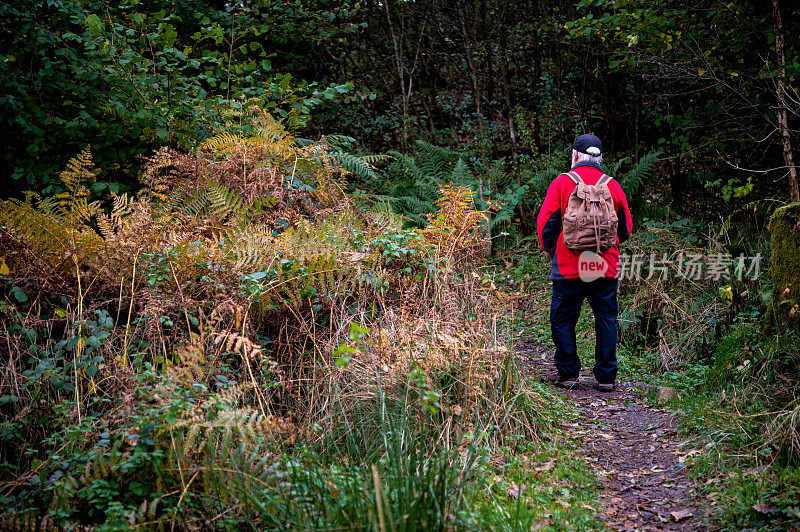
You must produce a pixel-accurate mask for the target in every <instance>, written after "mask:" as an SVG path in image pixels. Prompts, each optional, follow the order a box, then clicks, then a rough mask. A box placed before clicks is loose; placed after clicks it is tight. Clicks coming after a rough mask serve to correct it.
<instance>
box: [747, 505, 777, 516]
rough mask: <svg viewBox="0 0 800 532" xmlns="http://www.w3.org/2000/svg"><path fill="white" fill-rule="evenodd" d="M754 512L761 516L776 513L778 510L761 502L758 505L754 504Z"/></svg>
mask: <svg viewBox="0 0 800 532" xmlns="http://www.w3.org/2000/svg"><path fill="white" fill-rule="evenodd" d="M753 510H755V511H756V512H758V513H760V514H768V513H770V512H774V511H775V510H777V508H775V507H774V506H772V505H771V504H769V503H766V502H760V503H758V504H754V505H753Z"/></svg>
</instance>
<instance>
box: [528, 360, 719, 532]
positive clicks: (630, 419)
mask: <svg viewBox="0 0 800 532" xmlns="http://www.w3.org/2000/svg"><path fill="white" fill-rule="evenodd" d="M518 351H519V357H520V361H521V362H522V364H523V365H524V366H525V367H526V368H528V369H529V370H530V371H531V372H532V373H534V374H536V375H537V376H539V377H543V376H544V375H546V374H548V373H549V372H551V371H553V366H552V363H549V362H548V363H546V362H545V360H544V358H545V357H544V356H543V355H544V353H543V352H542V350H541V348H539V347H538V346H536V345H531V344H528V345H525V344H523V345H520V346H518ZM594 383H595V381H594V378H593V377H592V375H591V372H585V371H584V372H582V374H581V377H580V381H579V384H580V388H579V389H577V390H561V392H562V393H564V394H565V395H567V396H568V397H570V398H571V399H572V400H573V401H574V402H575V405H576V407H577V408H578V410H579V411H580V412H581V414H582V418H583V419H582V423H581V428H580V429H578V430H577V432H578V434H579V435H580V436H581V437H582V438H583V450H584V453H585V456H586V459H587V460H588V461H589V463H590V464H593V465H594V466H595V467H596V471H597V477H598V479H600V481H601V482H602V483H603V487H604V489H603V491H602V493H601V495H600V501H601V502H602V503H603V506H604V507H605V510H604V511H603V513H602V514H601V515H600V518H601V519H602V520H603V522H605V524H606V525H607V526H608V527H609V528H612V529H614V530H623V531H629V530H630V531H633V530H703V529H708V528H709V527H708V525H706V524H705V521H706V517H707V516H708V511H709V506H708V505H707V504H706V502H705V501H703V500H702V498H701V497H700V496H699V495H698V494H697V493H696V492H695V491H694V489H693V487H692V482H691V480H690V479H689V478H688V475H687V471H686V468H685V464H684V463H683V462H682V461H681V460H680V458H681V456H685V455H686V451H688V449H684V448H682V447H681V445H680V444H681V443H682V442H681V440H680V439H679V437H678V434H677V432H676V430H675V429H676V422H677V420H676V419H675V418H674V416H672V415H671V414H669V413H668V412H665V411H663V410H660V409H657V408H651V407H649V406H648V405H647V404H646V402H645V401H644V399H643V398H642V392H641V391H640V389H639V388H637V387H636V386H635V385H634V384H633V383H621V384H620V385H619V386H618V387H617V390H616V391H614V392H611V393H601V392H599V391H597V390H595V389H594Z"/></svg>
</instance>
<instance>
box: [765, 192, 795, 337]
mask: <svg viewBox="0 0 800 532" xmlns="http://www.w3.org/2000/svg"><path fill="white" fill-rule="evenodd" d="M769 231H770V235H771V236H770V246H771V248H772V251H771V253H772V258H771V260H770V275H771V277H772V284H773V288H772V301H773V308H774V313H773V312H770V313H769V316H768V318H769V319H770V321H772V322H773V323H775V322H776V321H777V323H778V324H780V325H781V326H783V324H784V323H787V322H788V325H789V326H790V327H792V328H794V330H796V331H798V332H800V314H795V316H794V317H793V318H792V319H791V321H789V319H788V318H789V312H790V311H791V309H792V307H793V306H794V304H796V303H800V203H791V204H789V205H786V206H784V207H781V208H779V209H776V210H775V213H774V214H773V215H772V217H771V218H770V220H769ZM787 288H789V293H788V294H786V293H785V290H786V289H787Z"/></svg>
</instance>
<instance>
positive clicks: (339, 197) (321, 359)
mask: <svg viewBox="0 0 800 532" xmlns="http://www.w3.org/2000/svg"><path fill="white" fill-rule="evenodd" d="M234 118H235V119H236V120H239V121H242V120H248V121H250V124H251V126H250V127H249V128H245V129H246V130H247V131H248V132H249V133H247V134H246V135H238V134H234V133H231V132H230V131H222V132H219V133H218V134H217V135H215V136H214V137H212V138H210V139H208V140H207V141H206V142H205V143H204V144H203V145H202V146H201V147H200V149H199V150H197V151H195V152H191V153H181V152H177V151H172V150H166V149H164V150H159V151H157V152H156V153H155V154H153V155H152V156H151V157H149V158H148V159H147V160H146V161H144V165H143V168H142V171H141V177H140V180H141V184H142V187H141V189H140V191H139V192H138V193H137V194H135V195H128V194H122V195H116V194H113V195H111V196H109V197H105V198H98V197H96V196H94V195H93V193H92V191H91V184H92V183H93V182H94V180H95V179H96V177H97V174H98V170H97V169H96V168H94V165H93V164H92V158H91V153H90V152H89V151H88V150H87V151H85V152H84V153H82V154H81V155H80V156H79V157H77V158H75V159H74V160H72V161H70V163H69V165H68V168H67V170H66V171H65V172H63V173H62V174H61V181H62V183H63V187H64V190H65V192H63V193H62V194H59V195H57V196H55V197H39V196H37V195H35V194H30V195H28V196H27V198H26V199H25V200H8V201H5V202H3V205H2V209H0V213H2V214H0V217H1V221H0V243H1V244H2V256H3V262H2V264H3V269H2V274H3V278H2V281H3V292H2V296H3V298H2V304H0V312H1V313H2V314H1V319H2V321H3V324H4V329H3V337H2V342H1V343H0V345H2V347H0V357H2V359H3V379H2V383H0V386H1V387H2V390H0V416H1V418H2V425H0V461H1V462H2V471H0V481H1V482H2V484H0V488H1V489H2V491H1V492H0V496H2V499H1V500H2V502H3V508H4V514H3V516H2V523H3V528H4V529H15V528H17V529H27V528H31V527H38V528H42V529H53V528H66V529H74V528H76V527H89V528H100V529H126V528H130V527H134V526H136V527H142V528H148V529H167V528H169V529H175V528H177V529H194V528H198V527H201V528H202V527H210V528H229V529H240V528H243V527H244V528H253V529H265V528H268V529H295V528H299V529H307V528H320V527H328V528H337V527H343V528H352V527H356V528H371V529H381V530H384V529H392V530H395V529H451V528H475V527H482V526H486V527H488V526H492V527H496V528H507V529H518V528H526V529H527V528H529V527H530V525H531V523H534V522H539V521H541V520H543V519H544V520H546V519H555V520H557V521H559V522H560V521H563V522H568V521H569V520H573V521H574V520H576V519H577V520H593V519H594V518H593V516H592V514H591V513H589V511H588V510H586V509H583V508H582V507H581V505H580V504H581V503H580V501H583V500H585V499H586V497H587V493H591V492H590V491H586V490H585V489H583V490H581V489H576V488H575V487H574V484H580V483H583V484H585V485H587V486H588V484H589V483H588V481H586V482H584V480H583V477H580V475H579V477H580V478H581V479H580V480H579V481H574V482H573V481H570V480H569V477H570V475H574V474H573V473H569V472H568V471H567V470H566V469H564V468H563V467H560V468H554V467H553V466H552V465H551V466H547V463H549V462H548V460H549V459H550V458H552V459H556V460H558V463H559V464H564V463H569V461H570V460H569V453H570V452H572V451H570V450H569V446H568V445H566V444H565V442H568V441H569V438H568V437H567V436H566V435H565V430H564V423H566V422H568V420H569V419H570V416H572V415H574V412H573V411H572V410H571V408H570V407H569V406H568V405H565V404H564V402H563V401H562V400H559V399H558V398H557V396H555V395H554V394H551V393H550V392H549V391H548V390H546V389H544V388H542V387H541V386H539V385H537V384H532V383H528V382H526V378H525V376H524V375H523V374H522V373H520V371H519V369H518V368H517V364H516V361H515V359H514V357H513V356H512V351H511V350H510V349H509V347H510V346H511V345H512V344H513V335H512V334H510V333H509V332H508V324H509V323H510V322H511V321H513V314H514V312H515V311H514V308H515V305H514V303H515V302H514V301H513V299H512V298H509V297H508V295H507V294H505V293H504V292H502V291H500V290H498V289H497V287H496V286H494V284H493V283H492V282H491V279H489V278H488V277H487V274H486V273H485V271H484V259H483V249H484V244H485V241H484V240H485V239H486V238H487V236H488V235H487V234H486V232H485V230H484V225H485V223H486V220H487V214H486V213H485V212H484V211H481V210H479V209H478V208H476V205H475V198H474V197H473V194H472V192H470V190H469V189H467V188H464V187H458V186H455V185H447V184H443V186H441V187H440V189H439V190H438V196H437V198H436V199H435V202H434V208H435V212H433V213H432V214H430V215H428V216H427V224H426V226H425V227H424V228H421V229H407V228H404V227H403V224H402V222H401V220H400V219H399V218H398V217H397V216H396V215H394V214H393V213H392V212H391V211H389V210H387V209H385V208H382V207H381V206H380V205H370V204H369V202H367V201H364V198H359V199H358V201H355V200H354V199H353V197H351V196H350V195H349V194H348V193H347V192H346V190H347V188H348V185H347V176H349V175H358V176H359V177H360V178H362V179H364V178H367V177H369V175H370V174H371V172H373V168H372V163H373V162H375V161H376V160H377V159H376V158H374V157H357V156H355V155H350V154H348V153H346V151H345V150H344V149H343V148H342V147H341V146H343V145H346V144H347V142H346V141H342V139H339V138H337V137H329V138H327V139H323V140H321V141H319V142H311V141H307V140H303V139H298V138H295V137H293V136H292V134H291V133H290V132H289V131H287V130H286V128H285V127H284V126H283V125H282V124H281V123H280V122H278V121H276V120H274V119H273V118H272V117H271V116H270V115H268V114H266V113H264V112H262V111H261V110H260V109H258V108H257V107H254V106H251V107H247V108H246V109H245V110H244V111H241V112H237V113H234ZM233 130H236V131H238V129H236V128H232V129H231V131H233ZM562 444H564V445H562ZM562 447H563V448H562ZM500 457H502V460H503V464H506V465H507V466H508V467H509V468H510V469H509V470H508V471H507V472H496V471H495V469H496V467H495V465H496V463H497V462H496V461H497V460H499V459H501V458H500ZM539 461H544V464H543V465H541V464H540V462H539ZM535 467H541V468H543V469H541V470H540V472H541V473H542V475H544V476H546V477H547V479H548V481H550V482H552V484H550V485H549V486H550V487H549V488H548V487H547V486H548V484H544V485H543V486H538V487H536V488H535V489H534V488H532V487H530V486H522V485H521V484H519V483H520V478H522V476H523V471H526V470H528V469H530V468H535ZM551 469H553V470H554V471H553V472H551ZM545 473H546V475H545ZM562 473H563V475H562ZM553 475H556V477H553ZM562 476H563V477H565V478H566V480H562V479H561V478H562ZM514 482H516V483H517V484H518V488H517V491H516V492H513V490H512V491H509V490H510V488H511V484H513V483H514ZM564 482H566V484H564V486H563V487H562V488H563V489H562V488H558V489H556V488H555V486H557V485H560V484H562V483H564ZM570 486H573V487H570ZM501 487H502V488H501ZM563 490H567V491H566V492H565V491H563ZM570 490H572V491H570ZM559 501H560V502H559ZM570 501H571V502H570ZM561 502H563V504H561ZM570 508H572V509H571V510H570ZM587 522H588V521H587Z"/></svg>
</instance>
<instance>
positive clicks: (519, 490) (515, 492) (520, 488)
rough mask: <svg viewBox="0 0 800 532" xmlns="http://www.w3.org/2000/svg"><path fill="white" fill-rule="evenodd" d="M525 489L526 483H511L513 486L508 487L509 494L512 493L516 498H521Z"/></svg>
mask: <svg viewBox="0 0 800 532" xmlns="http://www.w3.org/2000/svg"><path fill="white" fill-rule="evenodd" d="M524 489H525V484H523V485H521V486H517V485H516V484H511V487H510V488H508V494H509V495H511V496H512V497H513V498H515V499H519V495H520V493H522V491H523V490H524Z"/></svg>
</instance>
